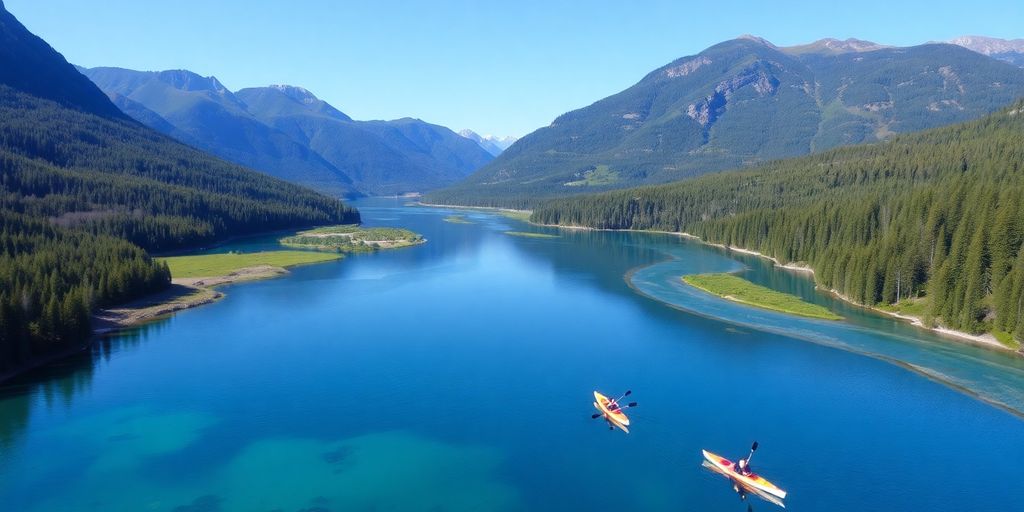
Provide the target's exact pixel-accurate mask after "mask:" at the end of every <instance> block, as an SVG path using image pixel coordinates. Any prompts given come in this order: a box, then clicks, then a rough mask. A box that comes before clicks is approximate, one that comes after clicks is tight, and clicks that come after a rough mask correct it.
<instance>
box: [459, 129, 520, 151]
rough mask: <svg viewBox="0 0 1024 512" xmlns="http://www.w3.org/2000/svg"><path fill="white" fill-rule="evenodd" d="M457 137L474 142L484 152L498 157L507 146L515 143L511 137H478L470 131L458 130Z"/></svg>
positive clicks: (514, 139) (478, 135)
mask: <svg viewBox="0 0 1024 512" xmlns="http://www.w3.org/2000/svg"><path fill="white" fill-rule="evenodd" d="M459 135H461V136H463V137H465V138H467V139H469V140H471V141H473V142H476V143H477V144H479V145H480V147H482V148H484V151H487V152H488V153H490V154H492V155H494V156H498V155H500V154H501V152H502V151H505V150H506V149H508V147H509V146H511V145H512V144H515V142H516V138H515V137H512V136H507V137H497V136H494V135H480V134H478V133H476V132H474V131H473V130H470V129H465V130H459Z"/></svg>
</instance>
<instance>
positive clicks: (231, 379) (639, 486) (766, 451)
mask: <svg viewBox="0 0 1024 512" xmlns="http://www.w3.org/2000/svg"><path fill="white" fill-rule="evenodd" d="M359 206H360V208H361V210H362V212H363V214H364V217H365V219H366V220H367V221H368V223H371V224H376V225H398V226H403V227H408V228H410V229H413V230H415V231H418V232H420V233H423V234H424V235H425V236H426V237H427V238H428V239H429V242H428V243H427V244H425V245H422V246H418V247H414V248H410V249H406V250H400V251H393V252H384V253H378V254H372V255H359V256H354V257H351V258H347V259H345V260H343V261H340V262H335V263H327V264H322V265H315V266H308V267H301V268H297V269H294V271H293V272H292V274H291V275H289V276H287V277H285V278H281V279H276V280H269V281H262V282H256V283H248V284H241V285H237V286H229V287H226V288H225V291H226V292H227V293H228V297H227V299H225V300H223V301H221V302H219V303H217V304H214V305H211V306H206V307H203V308H199V309H195V310H191V311H187V312H184V313H182V314H179V315H177V316H175V317H173V318H171V319H168V320H165V321H162V322H158V323H155V324H152V325H149V326H146V327H143V328H140V329H137V330H134V331H131V332H128V333H124V334H121V335H118V336H115V337H112V338H110V339H107V340H104V341H103V342H102V343H99V344H97V345H96V346H95V347H94V350H93V351H92V352H91V353H89V354H84V355H82V356H81V357H78V358H75V359H72V360H68V361H63V362H61V363H60V364H56V365H53V366H51V367H48V368H45V369H43V370H41V371H39V372H36V373H35V374H33V375H29V376H26V377H25V378H23V379H21V380H19V381H17V382H13V383H9V384H8V385H6V386H4V387H3V388H2V389H0V504H2V506H0V509H2V510H18V511H78V510H82V511H111V510H125V511H144V510H154V511H176V512H198V511H207V512H212V511H271V510H281V511H299V510H321V511H323V510H330V511H343V510H344V511H348V510H367V511H369V510H376V511H384V510H453V511H458V510H710V511H716V510H729V511H741V510H746V507H747V505H746V504H744V503H741V502H740V501H739V500H738V498H737V497H736V495H735V494H733V492H732V490H731V489H730V486H729V485H728V484H727V483H726V482H725V481H724V480H722V479H720V477H717V476H715V475H712V474H710V473H708V472H706V471H705V470H702V469H701V468H700V449H701V448H708V449H711V450H713V451H717V452H719V453H723V454H725V455H739V454H742V453H743V452H744V450H745V448H746V447H748V446H749V443H750V441H752V440H753V439H755V438H756V439H757V440H759V441H760V443H761V446H762V448H761V450H760V451H759V452H758V454H757V455H756V457H755V459H754V465H755V467H756V468H757V469H758V470H759V471H760V472H762V473H763V474H765V475H766V476H768V477H769V478H770V479H772V480H773V481H775V482H776V483H778V484H780V485H781V486H782V487H784V488H786V489H787V490H788V491H789V492H790V499H789V500H787V507H788V508H789V509H795V510H840V511H842V510H850V511H853V510H933V511H934V510H949V511H954V510H956V511H960V510H1005V509H1008V508H1009V509H1012V508H1013V505H1012V504H1013V503H1015V498H1014V496H1013V495H1012V494H1007V490H1008V489H1007V486H1006V481H1007V480H1006V477H1002V478H993V475H1013V474H1015V473H1016V465H1017V461H1019V460H1022V459H1024V421H1022V420H1021V419H1020V417H1019V416H1017V415H1015V414H1013V413H1011V412H1009V411H1007V410H1006V409H1003V408H999V407H995V406H992V405H989V404H987V403H985V402H983V401H980V400H977V399H975V398H972V397H971V396H970V395H969V394H967V393H965V392H961V391H959V390H957V389H955V388H953V387H951V386H950V385H949V383H952V384H956V385H959V386H965V387H968V388H971V389H973V390H975V392H976V393H978V394H979V395H980V396H982V397H984V398H985V399H986V400H990V401H994V402H999V403H1002V404H1005V406H1007V407H1009V408H1021V406H1022V404H1024V400H1022V398H1021V396H1022V393H1024V385H1022V384H1021V372H1022V371H1024V366H1022V364H1021V363H1020V362H1019V361H1018V360H1015V359H1013V358H1010V357H1007V356H1004V355H1001V354H996V353H992V352H988V351H985V350H981V349H976V348H971V347H965V346H962V345H960V344H957V343H953V342H950V341H948V340H943V339H941V338H938V337H936V336H933V335H930V334H928V333H925V332H923V331H920V330H917V329H914V328H912V327H910V326H907V325H905V324H902V323H900V322H896V321H893V320H891V319H888V318H884V317H879V316H876V315H873V314H870V313H867V312H864V311H862V310H860V309H858V308H855V307H852V306H848V305H845V304H843V303H840V302H837V301H834V300H833V299H831V298H829V297H828V296H826V295H823V294H819V293H818V292H816V291H815V290H814V289H813V284H812V283H810V281H809V280H807V279H806V278H804V277H801V276H798V275H794V274H792V273H789V272H785V271H779V270H775V269H772V268H771V267H769V266H768V265H767V264H766V263H765V262H764V261H763V260H760V259H757V258H751V257H747V256H742V255H727V254H725V253H723V252H722V251H719V250H717V249H713V248H708V247H705V246H701V245H698V244H694V243H688V242H683V241H681V240H679V239H677V238H675V237H672V236H667V235H654V234H637V233H601V232H562V233H561V235H562V236H561V237H560V238H555V239H529V238H518V237H513V236H509V235H505V234H503V233H502V231H505V230H509V229H514V230H520V231H522V230H535V231H543V232H549V233H559V232H558V231H556V230H552V229H545V228H535V227H529V226H526V225H524V224H522V223H519V222H517V221H514V220H509V219H505V218H502V217H499V216H495V215H491V214H485V213H471V212H463V213H464V214H465V215H466V217H467V219H469V220H471V221H473V224H451V223H446V222H444V221H443V220H442V219H443V218H444V217H445V216H447V215H450V214H451V212H449V211H445V210H438V209H428V208H416V207H407V206H403V204H402V202H400V201H388V200H374V201H367V202H363V203H361V204H360V205H359ZM269 244H271V240H269V239H250V240H245V241H240V242H236V243H234V244H232V245H231V246H226V247H220V248H217V249H215V250H252V249H259V248H264V247H267V246H268V245H269ZM736 268H746V269H747V270H746V277H749V278H751V279H753V280H755V281H758V282H761V283H764V284H768V285H770V286H772V287H774V288H777V289H781V290H785V291H790V292H793V293H798V294H800V295H802V296H804V297H805V298H808V299H809V300H813V301H815V302H819V303H821V304H825V305H827V306H829V307H831V308H833V309H835V310H836V311H837V312H839V314H841V315H843V316H844V317H846V320H845V321H843V322H840V323H829V322H817V321H812V320H803V319H795V318H791V317H786V316H781V315H775V314H772V313H770V312H764V311H760V310H755V309H751V308H744V307H740V306H737V305H734V304H730V303H728V302H725V301H721V300H719V299H715V298H713V297H709V296H707V295H703V294H700V293H698V292H694V291H692V290H691V289H688V288H686V287H685V286H684V285H682V284H681V283H679V282H678V277H679V275H681V274H682V273H686V272H691V271H694V272H695V271H717V270H731V269H736ZM631 270H632V271H633V272H632V273H630V274H629V276H628V277H626V278H624V276H626V275H627V273H629V272H630V271H631ZM654 298H657V299H658V300H654ZM666 303H668V304H671V305H672V306H669V305H668V304H666ZM837 347H839V348H842V349H841V350H837ZM865 354H868V355H869V356H870V357H865ZM893 358H898V359H901V360H906V361H907V362H909V363H910V364H912V365H914V367H916V368H917V369H918V370H919V371H911V370H910V369H907V368H905V367H902V366H900V365H897V364H893V363H892V362H890V361H889V359H893ZM921 372H926V373H929V374H931V375H933V376H935V377H938V378H940V380H941V381H940V380H936V379H934V378H926V377H924V376H923V375H922V373H921ZM626 388H631V389H633V391H634V396H633V399H635V400H637V401H638V402H640V406H639V407H638V408H636V409H634V410H633V412H632V413H631V417H632V418H633V431H632V433H631V434H629V435H625V434H623V433H621V432H618V431H614V432H612V431H608V430H607V427H606V426H604V425H602V424H600V423H599V422H598V421H593V420H591V419H590V413H591V405H590V402H591V391H592V390H594V389H601V390H604V391H606V392H607V393H614V392H615V391H617V390H623V389H626ZM753 505H754V508H755V509H759V510H761V509H763V510H769V509H773V508H774V505H770V504H767V503H763V502H754V503H753Z"/></svg>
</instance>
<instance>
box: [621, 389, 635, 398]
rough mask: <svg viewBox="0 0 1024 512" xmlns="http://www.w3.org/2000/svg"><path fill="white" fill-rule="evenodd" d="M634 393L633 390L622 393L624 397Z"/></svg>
mask: <svg viewBox="0 0 1024 512" xmlns="http://www.w3.org/2000/svg"><path fill="white" fill-rule="evenodd" d="M632 394H633V390H628V391H626V394H624V395H622V397H623V398H625V397H627V396H629V395H632Z"/></svg>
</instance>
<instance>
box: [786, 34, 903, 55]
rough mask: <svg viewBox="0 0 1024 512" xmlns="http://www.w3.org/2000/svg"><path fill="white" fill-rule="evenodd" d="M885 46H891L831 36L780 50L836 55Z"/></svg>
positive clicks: (883, 47) (795, 52) (872, 49)
mask: <svg viewBox="0 0 1024 512" xmlns="http://www.w3.org/2000/svg"><path fill="white" fill-rule="evenodd" d="M886 48H892V47H891V46H887V45H884V44H878V43H874V42H871V41H865V40H863V39H855V38H852V37H851V38H847V39H836V38H833V37H826V38H824V39H818V40H817V41H814V42H812V43H808V44H801V45H796V46H787V47H784V48H782V50H783V51H784V52H786V53H790V54H802V53H822V54H828V55H838V54H841V53H860V52H873V51H875V50H883V49H886Z"/></svg>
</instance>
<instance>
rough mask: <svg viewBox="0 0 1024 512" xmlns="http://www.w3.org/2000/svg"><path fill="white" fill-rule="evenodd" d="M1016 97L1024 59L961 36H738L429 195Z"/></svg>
mask: <svg viewBox="0 0 1024 512" xmlns="http://www.w3.org/2000/svg"><path fill="white" fill-rule="evenodd" d="M1021 96H1024V69H1021V68H1019V67H1015V66H1013V65H1011V64H1009V63H1007V62H1003V61H1000V60H997V59H994V58H991V57H988V56H986V55H982V54H981V53H978V52H975V51H971V50H968V49H966V48H963V47H961V46H957V45H952V44H926V45H920V46H914V47H909V48H896V47H888V46H884V45H880V44H876V43H872V42H869V41H861V40H856V39H847V40H845V41H840V40H837V39H824V40H820V41H816V42H813V43H810V44H806V45H799V46H793V47H788V48H782V47H777V46H775V45H773V44H772V43H770V42H768V41H766V40H764V39H761V38H758V37H753V36H744V37H741V38H738V39H734V40H730V41H725V42H723V43H720V44H717V45H714V46H712V47H710V48H708V49H706V50H704V51H702V52H701V53H699V54H697V55H692V56H688V57H683V58H681V59H678V60H676V61H674V62H671V63H669V64H667V65H665V66H663V67H661V68H659V69H656V70H654V71H652V72H651V73H650V74H648V75H647V76H646V77H644V78H643V79H642V80H640V81H639V82H638V83H637V84H636V85H634V86H632V87H630V88H628V89H626V90H624V91H622V92H620V93H618V94H615V95H613V96H610V97H608V98H605V99H603V100H600V101H598V102H596V103H594V104H592V105H590V106H588V107H585V108H582V109H579V110H575V111H572V112H569V113H566V114H564V115H561V116H559V117H558V118H557V119H555V120H554V122H552V123H551V125H550V126H547V127H544V128H541V129H539V130H537V131H535V132H533V133H531V134H529V135H527V136H525V137H523V138H522V139H520V140H519V141H518V142H516V143H515V144H513V145H512V147H510V148H508V150H506V151H505V152H503V153H502V154H501V155H500V156H498V157H497V158H496V159H495V160H494V161H493V162H491V163H490V164H488V165H487V166H485V167H484V168H482V169H481V170H480V171H478V172H476V173H474V174H473V175H472V176H470V177H469V178H467V179H466V180H465V181H463V182H461V183H459V184H457V185H455V186H453V187H450V188H448V189H445V190H441V191H437V192H434V193H431V194H430V195H429V197H428V199H429V200H431V201H436V202H447V203H452V204H479V205H492V206H530V205H532V204H536V201H538V200H539V199H542V198H545V197H550V196H557V195H568V194H576V193H586V192H594V191H601V190H609V189H614V188H623V187H628V186H632V185H638V184H645V183H664V182H668V181H674V180H679V179H683V178H688V177H692V176H697V175H700V174H704V173H707V172H711V171H716V170H724V169H730V168H738V167H743V166H748V165H753V164H757V163H759V162H765V161H769V160H773V159H779V158H786V157H792V156H798V155H804V154H807V153H813V152H818V151H822V150H825V149H828V148H832V147H836V146H840V145H847V144H858V143H865V142H872V141H878V140H883V139H886V138H887V137H889V136H890V135H892V134H895V133H904V132H911V131H917V130H923V129H926V128H932V127H936V126H941V125H946V124H951V123H954V122H958V121H964V120H969V119H973V118H977V117H980V116H982V115H984V114H987V113H989V112H992V111H994V110H996V109H998V108H1000V107H1003V106H1006V105H1008V104H1010V103H1011V102H1012V101H1013V100H1015V99H1016V98H1018V97H1021Z"/></svg>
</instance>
